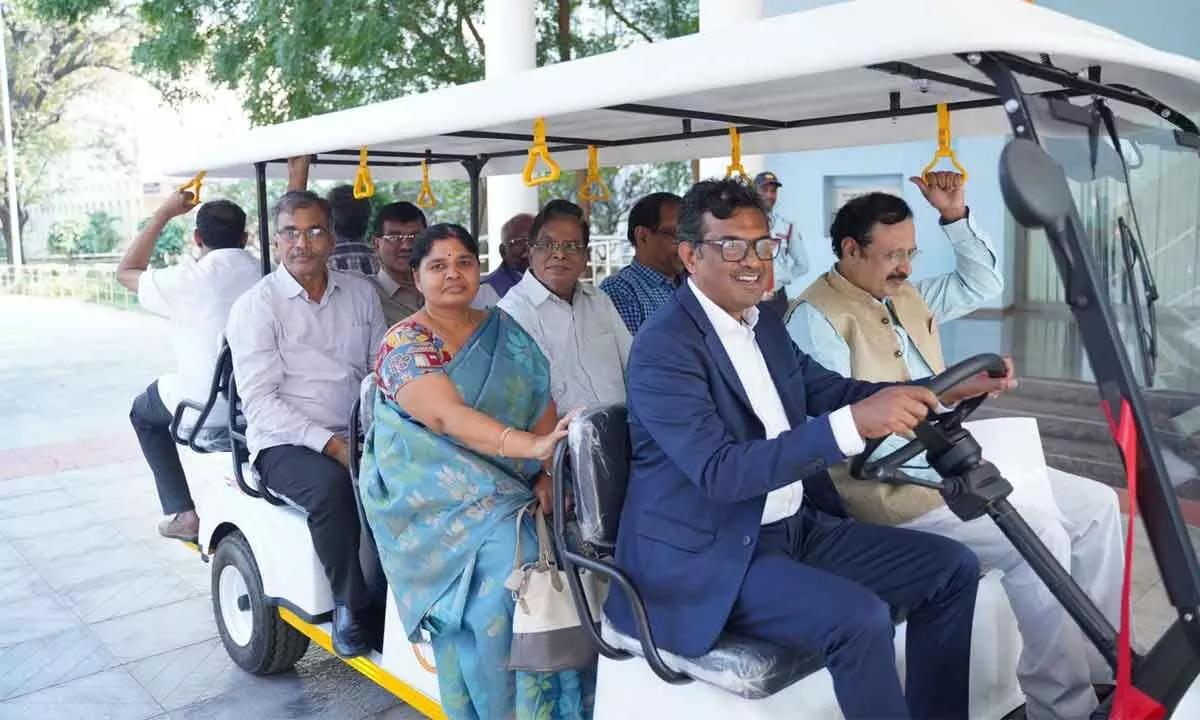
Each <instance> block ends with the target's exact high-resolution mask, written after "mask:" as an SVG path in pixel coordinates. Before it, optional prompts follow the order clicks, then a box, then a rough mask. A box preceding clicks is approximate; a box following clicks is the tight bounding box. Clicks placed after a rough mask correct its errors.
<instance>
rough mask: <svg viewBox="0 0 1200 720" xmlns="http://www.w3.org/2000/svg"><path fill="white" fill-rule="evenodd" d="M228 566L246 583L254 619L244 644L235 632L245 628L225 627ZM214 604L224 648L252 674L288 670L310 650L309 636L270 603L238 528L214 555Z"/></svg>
mask: <svg viewBox="0 0 1200 720" xmlns="http://www.w3.org/2000/svg"><path fill="white" fill-rule="evenodd" d="M226 568H229V569H230V571H231V572H232V571H235V570H236V571H237V572H238V573H239V574H240V575H241V577H242V580H243V581H244V582H245V587H246V593H245V595H244V596H243V597H245V598H246V599H245V601H243V602H244V603H248V609H249V612H250V615H251V618H250V622H249V626H250V636H249V639H248V640H245V642H244V644H242V643H239V642H238V640H237V639H235V636H236V635H239V634H243V635H244V629H243V630H242V631H241V632H231V630H230V628H228V627H226V623H225V612H224V611H223V610H222V607H221V591H220V583H221V575H222V573H223V572H224V571H225V569H226ZM212 605H213V617H214V619H216V621H217V631H218V632H219V633H220V635H221V643H222V644H223V645H224V646H225V651H226V652H227V653H229V657H230V658H231V659H232V660H233V662H234V663H236V664H237V666H238V667H240V668H241V669H243V670H245V671H246V672H248V673H250V674H252V675H273V674H275V673H279V672H283V671H285V670H288V669H290V668H291V667H292V666H293V665H295V664H296V661H298V660H299V659H300V658H301V657H303V656H304V653H305V652H306V651H307V650H308V637H306V636H305V635H304V634H303V633H301V632H300V631H299V630H297V629H296V628H294V627H292V626H291V625H288V624H287V623H286V622H284V621H283V618H281V617H279V612H278V610H277V609H276V608H275V607H274V606H273V605H271V604H269V603H268V602H267V599H266V597H265V596H264V595H263V588H262V577H261V576H260V575H259V574H258V563H256V562H255V561H254V553H253V552H251V550H250V543H248V542H246V538H245V536H244V535H242V534H241V533H240V532H238V531H234V532H231V533H230V534H228V535H226V536H225V537H223V538H221V542H220V543H218V545H217V552H216V553H215V554H214V555H213V563H212ZM234 610H235V611H236V612H239V613H243V615H242V617H244V612H245V611H244V610H236V609H234ZM235 624H236V623H235Z"/></svg>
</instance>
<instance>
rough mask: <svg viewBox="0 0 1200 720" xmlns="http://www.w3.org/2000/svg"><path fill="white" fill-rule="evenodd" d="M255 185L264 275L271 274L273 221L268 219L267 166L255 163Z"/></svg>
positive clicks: (259, 247) (259, 248)
mask: <svg viewBox="0 0 1200 720" xmlns="http://www.w3.org/2000/svg"><path fill="white" fill-rule="evenodd" d="M254 184H255V185H256V186H257V190H258V252H259V253H260V255H259V257H260V259H261V262H262V274H263V275H264V276H266V275H270V274H271V219H270V218H269V217H267V215H269V214H270V212H271V211H270V210H269V209H268V208H267V164H266V163H265V162H256V163H254Z"/></svg>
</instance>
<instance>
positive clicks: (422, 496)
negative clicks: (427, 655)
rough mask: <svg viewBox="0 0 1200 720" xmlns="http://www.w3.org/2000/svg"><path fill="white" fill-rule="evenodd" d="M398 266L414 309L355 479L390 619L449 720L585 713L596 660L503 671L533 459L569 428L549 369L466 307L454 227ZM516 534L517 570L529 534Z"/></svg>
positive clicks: (510, 334) (538, 485) (427, 237)
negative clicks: (408, 277)
mask: <svg viewBox="0 0 1200 720" xmlns="http://www.w3.org/2000/svg"><path fill="white" fill-rule="evenodd" d="M411 264H412V266H413V270H414V279H415V280H416V283H417V287H418V288H419V289H420V290H421V293H422V294H423V295H424V297H425V305H424V307H423V308H422V309H421V310H420V311H418V312H417V313H415V314H413V315H412V316H411V317H408V318H406V319H405V320H403V321H401V322H400V323H397V324H396V325H394V326H393V327H392V328H391V329H390V330H389V331H388V333H387V335H386V337H385V338H384V341H383V345H382V347H381V348H380V352H379V359H378V363H377V367H376V376H377V379H378V385H379V392H377V393H375V405H374V417H375V419H374V424H373V430H372V432H371V433H370V434H369V435H368V437H367V438H366V444H365V447H364V451H363V459H362V477H361V481H360V493H361V495H362V500H363V507H364V510H365V512H366V517H367V522H368V524H369V525H370V527H371V530H372V532H373V533H374V535H375V540H376V544H377V545H378V546H379V555H380V560H381V562H382V564H383V568H384V572H385V574H386V575H387V579H388V585H389V586H390V588H391V591H392V593H393V595H394V596H395V600H396V605H397V607H398V608H399V614H400V621H401V622H402V623H403V625H404V628H405V629H406V630H407V631H408V633H409V636H410V639H411V640H413V641H414V642H416V641H418V640H419V639H420V637H421V634H422V631H425V632H428V633H429V634H430V636H431V637H432V642H433V650H434V657H435V660H436V664H437V671H438V684H439V687H440V691H441V696H442V707H443V709H444V711H445V712H446V714H447V715H448V716H449V717H450V718H453V719H455V720H458V719H463V720H466V719H472V720H474V719H481V720H505V719H507V718H531V719H532V718H537V719H539V720H541V719H546V718H563V719H569V720H585V719H586V718H590V717H591V708H592V701H593V694H594V689H595V668H594V666H593V667H591V668H584V669H580V670H565V671H560V672H556V673H523V672H513V671H511V670H509V669H508V657H509V648H510V644H511V642H512V618H513V609H514V602H513V597H512V593H511V592H510V591H509V590H507V589H506V588H505V587H504V583H505V580H506V579H507V578H508V576H509V574H510V573H511V572H512V568H513V558H514V555H515V553H516V549H517V526H516V516H517V513H518V512H519V511H520V509H521V508H522V507H524V506H526V505H528V504H530V503H531V502H534V501H535V499H536V501H539V502H540V503H541V504H542V507H543V508H544V509H545V510H549V508H550V478H549V475H548V474H547V473H546V471H545V469H544V467H543V463H542V462H541V461H544V460H546V459H548V458H549V457H550V456H551V454H552V452H553V449H554V446H555V444H556V443H557V442H558V440H559V439H561V438H562V437H563V436H564V435H565V434H566V426H567V422H568V421H569V417H568V418H564V419H563V420H562V421H558V422H556V417H557V412H556V409H555V407H554V403H553V401H552V400H551V398H550V377H549V364H548V362H547V361H546V358H545V357H544V356H543V355H542V353H541V351H540V350H539V349H538V347H537V345H536V343H535V342H534V341H533V339H532V338H530V337H529V336H528V335H527V334H526V333H525V331H524V330H522V329H521V327H520V326H519V325H518V324H517V323H516V321H514V320H513V319H512V318H510V317H508V316H507V315H506V314H504V313H503V312H502V311H500V310H496V309H492V310H477V309H473V308H471V307H470V304H471V300H472V299H473V298H474V297H475V292H476V290H477V289H478V287H479V246H478V244H477V243H476V241H475V239H474V238H473V237H471V235H470V233H468V232H467V231H466V230H465V229H463V228H462V227H459V226H457V225H445V224H443V225H434V226H432V227H430V228H428V229H427V230H425V231H423V232H422V233H421V234H420V235H418V236H417V239H416V241H415V242H414V246H413V252H412V259H411ZM521 531H522V532H523V533H524V534H525V538H524V541H523V542H522V543H521V548H522V553H523V554H524V555H526V556H527V557H525V558H523V562H522V564H524V563H525V562H532V561H534V560H535V559H536V555H537V540H536V537H535V535H534V532H533V528H532V524H531V523H530V524H528V525H526V526H525V527H523V528H522V530H521Z"/></svg>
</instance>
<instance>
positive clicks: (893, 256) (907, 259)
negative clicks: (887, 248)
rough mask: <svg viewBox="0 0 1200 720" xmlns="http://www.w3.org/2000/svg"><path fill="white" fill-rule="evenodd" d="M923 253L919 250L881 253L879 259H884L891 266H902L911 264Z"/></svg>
mask: <svg viewBox="0 0 1200 720" xmlns="http://www.w3.org/2000/svg"><path fill="white" fill-rule="evenodd" d="M920 254H921V251H920V250H919V249H917V248H912V249H911V250H892V251H891V252H886V253H880V254H879V257H881V258H883V259H884V260H885V261H887V263H888V264H889V265H900V264H902V263H911V262H912V261H913V259H915V258H916V257H917V256H918V255H920Z"/></svg>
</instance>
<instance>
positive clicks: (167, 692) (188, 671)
mask: <svg viewBox="0 0 1200 720" xmlns="http://www.w3.org/2000/svg"><path fill="white" fill-rule="evenodd" d="M128 669H129V672H130V674H131V675H133V677H134V678H135V679H137V681H138V682H139V683H141V685H142V687H144V688H146V690H147V691H148V692H149V693H150V694H151V695H152V696H153V697H154V699H155V700H156V701H157V702H158V703H159V704H160V705H162V706H163V707H165V708H166V709H167V710H178V709H180V708H183V707H186V706H188V705H194V704H196V703H198V702H202V701H205V700H211V699H213V698H217V697H219V696H221V695H223V694H225V693H235V694H236V693H240V692H242V691H244V690H245V689H246V688H247V687H250V686H253V685H257V684H261V683H272V682H276V681H275V680H272V679H264V678H258V677H255V676H253V675H251V674H249V673H247V672H246V671H244V670H242V669H241V668H239V667H238V666H237V665H235V664H234V663H233V661H232V660H230V659H229V655H228V654H227V653H226V652H225V647H224V646H223V645H222V644H221V641H220V640H218V639H213V640H207V641H205V642H202V643H198V644H196V645H188V646H187V647H183V648H179V649H178V650H172V651H170V652H165V653H162V654H161V655H155V656H153V657H148V658H145V659H143V660H138V661H137V662H135V663H132V664H130V665H129V666H128Z"/></svg>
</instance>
